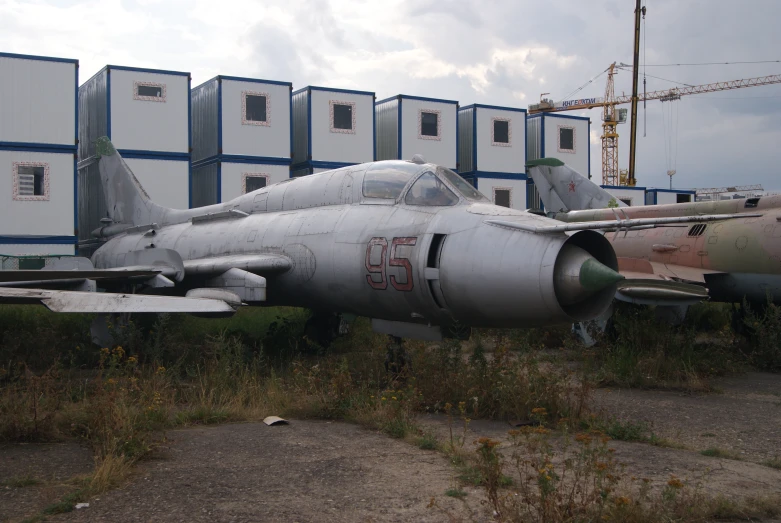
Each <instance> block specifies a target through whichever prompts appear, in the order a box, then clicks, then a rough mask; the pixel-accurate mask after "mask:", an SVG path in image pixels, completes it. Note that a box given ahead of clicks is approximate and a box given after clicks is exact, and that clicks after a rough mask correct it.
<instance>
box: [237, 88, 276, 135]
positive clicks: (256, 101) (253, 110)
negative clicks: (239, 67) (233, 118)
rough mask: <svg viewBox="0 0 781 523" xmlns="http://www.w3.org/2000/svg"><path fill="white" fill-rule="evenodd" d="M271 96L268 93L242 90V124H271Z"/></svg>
mask: <svg viewBox="0 0 781 523" xmlns="http://www.w3.org/2000/svg"><path fill="white" fill-rule="evenodd" d="M270 100H271V97H270V96H269V95H268V93H258V92H255V91H242V92H241V123H242V125H263V126H266V127H268V126H269V125H270V124H271V101H270Z"/></svg>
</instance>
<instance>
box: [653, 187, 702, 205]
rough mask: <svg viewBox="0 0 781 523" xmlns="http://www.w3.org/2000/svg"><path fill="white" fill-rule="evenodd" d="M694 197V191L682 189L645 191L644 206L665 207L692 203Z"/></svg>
mask: <svg viewBox="0 0 781 523" xmlns="http://www.w3.org/2000/svg"><path fill="white" fill-rule="evenodd" d="M694 197H695V192H694V191H687V190H682V189H679V190H676V189H672V190H671V189H647V190H646V191H645V204H646V205H665V204H668V203H689V202H693V201H694Z"/></svg>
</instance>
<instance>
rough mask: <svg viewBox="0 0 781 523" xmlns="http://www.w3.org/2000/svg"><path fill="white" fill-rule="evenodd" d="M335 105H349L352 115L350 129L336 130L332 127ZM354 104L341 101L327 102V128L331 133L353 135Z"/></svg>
mask: <svg viewBox="0 0 781 523" xmlns="http://www.w3.org/2000/svg"><path fill="white" fill-rule="evenodd" d="M335 105H349V106H350V107H352V110H351V111H350V112H351V113H352V115H353V125H352V129H337V128H336V127H334V106H335ZM355 113H356V109H355V102H343V101H341V100H329V101H328V126H329V127H330V128H331V132H332V133H340V134H355V122H356V119H355Z"/></svg>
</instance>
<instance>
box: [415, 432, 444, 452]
mask: <svg viewBox="0 0 781 523" xmlns="http://www.w3.org/2000/svg"><path fill="white" fill-rule="evenodd" d="M415 444H416V445H417V446H418V448H420V449H422V450H437V449H438V448H439V441H438V440H437V438H436V436H434V435H433V434H431V433H430V432H424V433H423V434H421V435H420V436H418V438H417V439H416V440H415Z"/></svg>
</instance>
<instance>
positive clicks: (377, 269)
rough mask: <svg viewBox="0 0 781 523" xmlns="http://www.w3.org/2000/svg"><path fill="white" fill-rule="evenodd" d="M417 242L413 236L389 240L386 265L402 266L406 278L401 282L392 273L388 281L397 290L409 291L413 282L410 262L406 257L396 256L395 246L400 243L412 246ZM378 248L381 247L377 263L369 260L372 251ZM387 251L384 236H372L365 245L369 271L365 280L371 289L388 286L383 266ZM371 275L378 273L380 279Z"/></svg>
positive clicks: (381, 288) (386, 242)
mask: <svg viewBox="0 0 781 523" xmlns="http://www.w3.org/2000/svg"><path fill="white" fill-rule="evenodd" d="M417 243H418V239H417V238H415V237H411V238H393V241H392V242H391V249H390V254H389V255H388V266H389V267H404V270H405V272H406V278H404V280H405V281H403V282H400V281H398V280H397V279H396V277H395V276H393V275H391V277H390V283H391V285H393V288H394V289H396V290H397V291H411V290H412V289H413V287H414V283H413V280H412V264H411V263H410V262H409V259H408V258H406V257H400V256H396V248H397V247H398V246H400V245H409V246H413V245H415V244H417ZM380 248H381V249H382V250H381V252H380V262H379V263H378V264H373V263H372V262H371V257H372V251H373V250H374V249H380ZM387 251H388V240H386V239H385V238H372V239H371V241H370V242H369V244H368V245H367V246H366V270H367V271H368V272H369V274H367V275H366V281H367V282H369V285H370V286H371V287H372V288H373V289H377V290H385V289H387V288H388V281H387V278H386V274H387V272H386V268H385V258H386V254H387ZM372 275H379V276H380V280H379V281H377V280H376V279H373V278H372Z"/></svg>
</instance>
